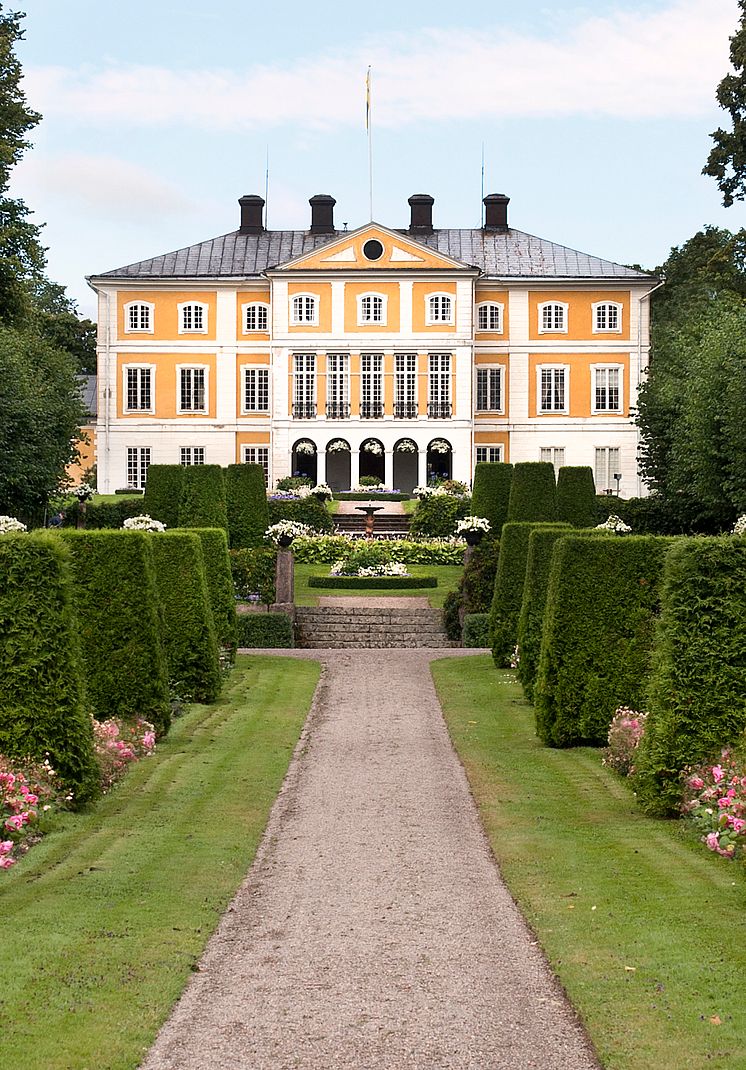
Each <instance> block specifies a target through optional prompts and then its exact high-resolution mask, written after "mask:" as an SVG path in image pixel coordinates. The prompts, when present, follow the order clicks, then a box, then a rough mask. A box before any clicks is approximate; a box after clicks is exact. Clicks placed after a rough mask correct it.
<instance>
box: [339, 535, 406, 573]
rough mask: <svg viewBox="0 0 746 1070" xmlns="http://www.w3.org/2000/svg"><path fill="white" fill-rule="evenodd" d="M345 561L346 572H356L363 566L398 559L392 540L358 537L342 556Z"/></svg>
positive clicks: (371, 565) (372, 566) (371, 566)
mask: <svg viewBox="0 0 746 1070" xmlns="http://www.w3.org/2000/svg"><path fill="white" fill-rule="evenodd" d="M340 560H341V561H343V562H344V571H345V572H356V571H357V570H358V569H361V568H375V567H376V566H377V565H387V564H388V563H389V562H390V561H394V560H396V551H395V549H394V545H393V543H392V542H389V541H386V540H383V539H370V540H368V539H357V540H356V541H355V542H354V543H353V544H352V545H351V546H350V548H349V549H348V550H346V551H345V552H344V553H343V554H342V555H341V557H340Z"/></svg>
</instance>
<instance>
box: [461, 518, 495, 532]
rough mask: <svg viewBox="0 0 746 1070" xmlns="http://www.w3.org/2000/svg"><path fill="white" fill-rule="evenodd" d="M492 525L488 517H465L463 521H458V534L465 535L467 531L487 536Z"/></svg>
mask: <svg viewBox="0 0 746 1070" xmlns="http://www.w3.org/2000/svg"><path fill="white" fill-rule="evenodd" d="M491 527H492V525H491V524H490V522H489V520H488V519H487V517H486V516H465V517H464V519H463V520H457V521H456V534H457V535H463V534H465V532H467V531H481V532H483V534H485V535H486V534H487V532H488V531H489V530H490V528H491Z"/></svg>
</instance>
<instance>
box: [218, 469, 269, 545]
mask: <svg viewBox="0 0 746 1070" xmlns="http://www.w3.org/2000/svg"><path fill="white" fill-rule="evenodd" d="M225 495H226V504H227V510H228V534H229V537H230V544H231V549H233V550H238V549H240V548H241V547H243V546H261V544H262V540H263V538H264V532H265V531H266V530H267V528H268V527H269V510H268V508H267V492H266V490H265V488H264V469H263V468H262V467H261V465H258V464H229V465H228V468H227V469H226V474H225Z"/></svg>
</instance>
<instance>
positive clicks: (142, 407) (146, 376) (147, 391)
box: [122, 364, 155, 412]
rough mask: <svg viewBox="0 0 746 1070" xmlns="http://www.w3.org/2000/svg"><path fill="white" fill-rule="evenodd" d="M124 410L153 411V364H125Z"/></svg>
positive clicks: (123, 370)
mask: <svg viewBox="0 0 746 1070" xmlns="http://www.w3.org/2000/svg"><path fill="white" fill-rule="evenodd" d="M122 372H123V375H124V384H123V386H124V411H125V412H155V365H154V364H138V365H135V364H125V366H124V368H123V369H122Z"/></svg>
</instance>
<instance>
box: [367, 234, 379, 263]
mask: <svg viewBox="0 0 746 1070" xmlns="http://www.w3.org/2000/svg"><path fill="white" fill-rule="evenodd" d="M363 256H364V257H365V259H366V260H380V259H381V257H382V256H383V246H382V245H381V243H380V242H379V240H378V238H369V239H368V241H367V242H366V243H365V245H363Z"/></svg>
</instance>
